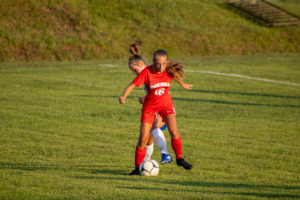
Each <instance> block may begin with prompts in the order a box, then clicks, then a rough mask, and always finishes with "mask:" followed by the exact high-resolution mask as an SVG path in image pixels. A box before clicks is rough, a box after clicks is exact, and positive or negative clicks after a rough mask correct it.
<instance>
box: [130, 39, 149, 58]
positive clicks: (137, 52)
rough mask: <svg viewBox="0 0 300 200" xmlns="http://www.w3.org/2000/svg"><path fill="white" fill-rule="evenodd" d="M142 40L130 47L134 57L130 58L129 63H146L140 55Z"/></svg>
mask: <svg viewBox="0 0 300 200" xmlns="http://www.w3.org/2000/svg"><path fill="white" fill-rule="evenodd" d="M141 45H142V41H141V40H136V41H135V42H133V43H132V44H130V45H129V52H130V53H131V54H132V56H131V57H130V58H129V60H128V62H131V61H143V62H145V59H144V57H143V56H142V55H141V54H140V53H141Z"/></svg>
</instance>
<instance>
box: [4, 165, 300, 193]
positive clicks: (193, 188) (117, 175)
mask: <svg viewBox="0 0 300 200" xmlns="http://www.w3.org/2000/svg"><path fill="white" fill-rule="evenodd" d="M115 168H120V166H110V165H101V164H99V165H39V164H36V165H33V164H30V165H29V164H16V163H13V164H12V163H5V162H1V163H0V170H25V171H48V170H54V171H78V172H85V173H88V174H89V175H86V176H83V175H78V176H76V175H75V176H71V177H70V178H75V179H96V180H115V181H130V182H133V183H137V184H138V182H146V183H150V184H151V183H152V184H160V186H165V187H167V188H163V187H155V188H154V187H119V186H117V188H119V189H129V190H146V191H149V190H151V191H159V190H161V191H174V192H178V191H180V190H182V192H194V193H206V194H207V193H211V194H221V195H222V194H223V195H240V196H255V197H266V198H290V199H297V198H300V195H297V194H285V193H279V192H278V193H271V192H270V193H267V192H266V190H267V189H280V190H300V186H288V185H258V184H243V183H242V184H241V183H223V182H204V181H178V180H161V179H158V178H156V177H153V178H152V177H150V178H149V177H141V176H133V177H132V176H128V175H127V174H128V173H129V172H130V170H131V169H132V168H131V167H126V169H124V170H119V169H115ZM122 168H124V167H122ZM107 175H110V176H107ZM171 185H177V186H184V187H185V186H187V187H189V188H182V189H180V188H178V187H176V189H172V187H170V186H171ZM199 187H209V188H225V189H257V190H261V191H264V192H261V193H258V192H231V191H230V192H224V191H215V190H213V191H211V190H201V189H198V188H199Z"/></svg>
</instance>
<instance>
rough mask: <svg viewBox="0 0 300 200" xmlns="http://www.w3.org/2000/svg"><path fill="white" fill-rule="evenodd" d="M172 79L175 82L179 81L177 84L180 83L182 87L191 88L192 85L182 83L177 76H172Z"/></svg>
mask: <svg viewBox="0 0 300 200" xmlns="http://www.w3.org/2000/svg"><path fill="white" fill-rule="evenodd" d="M173 80H174V81H176V82H177V83H179V85H181V87H183V88H184V89H187V90H191V89H192V88H193V85H191V84H187V83H184V82H182V81H181V80H179V79H177V78H173Z"/></svg>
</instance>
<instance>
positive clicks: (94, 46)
mask: <svg viewBox="0 0 300 200" xmlns="http://www.w3.org/2000/svg"><path fill="white" fill-rule="evenodd" d="M273 1H275V0H273ZM276 2H277V1H276ZM278 3H280V6H283V7H285V8H287V9H288V10H291V9H292V11H295V12H296V14H297V13H299V10H300V4H299V3H298V2H296V0H287V1H280V2H279V1H278ZM290 8H291V9H290ZM0 13H1V14H0V44H1V49H0V61H41V60H47V61H51V60H52V61H55V60H64V61H66V60H91V59H93V60H101V59H102V60H103V59H123V58H127V57H128V56H129V55H128V45H129V44H130V43H131V42H133V41H134V40H136V39H141V40H143V42H144V48H143V49H142V53H143V55H145V56H146V57H149V56H150V55H152V53H153V51H154V50H156V49H158V48H164V49H166V50H167V51H168V52H169V53H170V55H172V56H181V55H185V56H215V55H243V54H247V55H249V54H275V53H297V52H299V46H300V37H299V35H300V28H299V27H279V28H269V27H265V26H263V25H259V24H257V23H255V22H253V21H251V20H249V19H247V18H245V17H242V16H240V15H239V14H238V13H237V12H235V11H234V10H232V9H229V8H228V7H227V6H226V4H225V0H201V1H199V0H172V1H170V0H168V1H160V0H148V1H144V0H138V1H132V0H122V1H118V0H102V1H101V2H100V1H97V0H89V1H87V0H84V1H82V0H81V1H79V0H65V1H58V0H51V1H48V0H41V1H33V0H31V1H23V0H14V1H6V0H0Z"/></svg>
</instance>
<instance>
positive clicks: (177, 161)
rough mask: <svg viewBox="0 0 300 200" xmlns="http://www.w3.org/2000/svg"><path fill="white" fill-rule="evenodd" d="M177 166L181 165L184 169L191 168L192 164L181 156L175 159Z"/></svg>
mask: <svg viewBox="0 0 300 200" xmlns="http://www.w3.org/2000/svg"><path fill="white" fill-rule="evenodd" d="M176 164H177V166H182V167H183V168H184V169H186V170H190V169H192V168H193V165H191V164H190V163H188V162H186V161H185V160H184V159H183V158H179V159H176Z"/></svg>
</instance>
